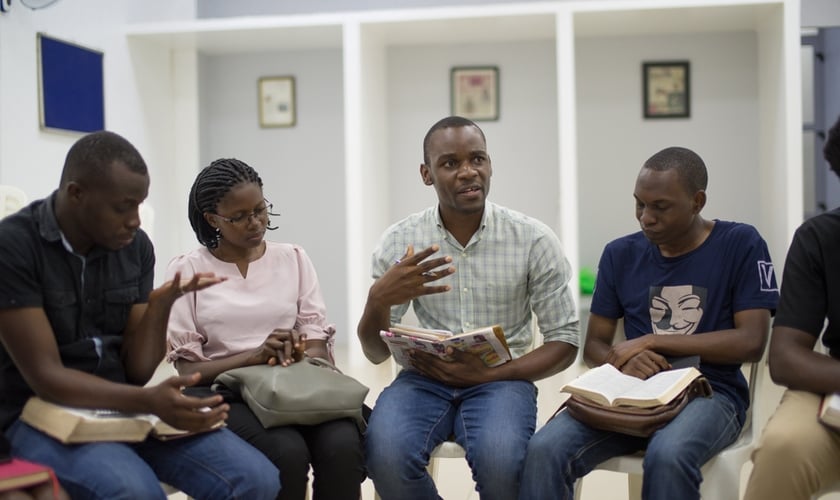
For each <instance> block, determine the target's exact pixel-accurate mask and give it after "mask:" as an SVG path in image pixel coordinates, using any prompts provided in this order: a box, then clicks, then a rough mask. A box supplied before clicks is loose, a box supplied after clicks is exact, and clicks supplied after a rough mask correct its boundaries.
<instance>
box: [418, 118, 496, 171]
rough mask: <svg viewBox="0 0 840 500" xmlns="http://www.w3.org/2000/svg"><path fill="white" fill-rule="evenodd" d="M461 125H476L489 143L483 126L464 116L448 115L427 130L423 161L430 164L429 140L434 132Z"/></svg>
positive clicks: (482, 136) (424, 139) (482, 138)
mask: <svg viewBox="0 0 840 500" xmlns="http://www.w3.org/2000/svg"><path fill="white" fill-rule="evenodd" d="M459 127H475V129H476V130H478V133H479V134H481V140H482V141H484V144H485V145H486V144H487V138H485V137H484V131H483V130H481V127H479V126H478V125H476V124H475V122H474V121H472V120H469V119H467V118H464V117H463V116H447V117H446V118H443V119H441V120H438V122H437V123H435V124H434V125H432V128H430V129H429V131H428V132H426V137H424V138H423V163H425V164H426V165H428V164H429V141H430V140H431V138H432V134H434V133H435V132H437V131H438V130H442V129H445V128H459Z"/></svg>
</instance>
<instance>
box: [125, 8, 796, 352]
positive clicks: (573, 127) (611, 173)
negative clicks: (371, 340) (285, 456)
mask: <svg viewBox="0 0 840 500" xmlns="http://www.w3.org/2000/svg"><path fill="white" fill-rule="evenodd" d="M126 37H127V40H128V43H129V46H130V48H131V53H132V56H133V57H135V67H136V68H138V71H137V75H136V78H137V80H136V82H135V84H136V85H137V86H138V87H139V88H140V89H141V95H142V96H143V99H144V103H145V104H147V107H148V109H149V110H150V114H149V118H148V127H150V128H154V127H156V126H159V123H160V122H166V123H171V124H173V126H172V127H166V128H164V130H171V133H163V132H161V133H159V134H157V137H159V140H158V141H157V144H155V145H154V147H153V151H152V152H151V153H150V154H151V155H152V156H153V160H155V161H158V162H162V163H163V164H166V165H171V167H172V168H170V169H167V171H168V175H169V176H170V177H169V178H168V179H160V178H159V176H158V177H156V178H155V189H154V190H153V191H154V192H153V196H155V197H156V198H155V199H153V200H152V202H153V204H155V205H156V210H157V212H158V213H170V211H171V212H172V213H178V214H180V213H181V212H182V211H183V202H182V200H183V198H184V195H183V193H186V192H188V190H189V187H190V185H191V183H192V180H193V177H194V175H195V172H196V169H197V168H198V166H199V165H201V164H202V162H203V161H204V162H206V160H207V158H203V156H205V155H211V154H214V153H217V152H218V151H224V150H231V153H230V154H231V155H240V156H242V157H246V156H249V155H259V154H261V153H258V152H257V151H262V150H268V151H269V152H270V153H269V154H271V155H275V156H277V157H278V158H279V159H278V160H277V162H276V166H277V169H276V170H277V172H273V167H274V165H272V172H269V171H268V169H266V168H265V167H264V166H262V165H264V162H263V163H261V164H259V165H255V166H256V167H257V168H258V170H260V172H261V173H262V174H264V175H263V177H264V180H266V183H267V185H270V186H277V185H282V184H283V182H284V181H287V180H288V179H293V183H294V187H295V189H294V190H291V191H289V190H285V191H284V192H286V193H287V198H288V199H287V200H285V201H286V203H283V204H280V205H281V211H283V212H284V215H285V213H286V212H287V209H285V208H283V205H286V206H292V207H295V206H298V205H300V204H304V205H306V206H307V207H309V209H308V210H307V211H301V212H295V211H293V212H292V213H293V214H296V215H293V216H292V217H291V221H287V220H285V219H284V220H283V223H284V224H287V225H285V226H283V227H282V228H281V230H282V231H288V232H289V233H291V234H293V235H295V236H301V237H302V238H303V239H304V240H305V242H304V246H305V247H306V248H307V250H308V251H309V252H310V254H313V260H314V261H315V264H316V267H317V268H318V270H319V274H320V277H321V281H322V285H323V286H324V288H325V294H326V295H327V303H328V307H329V308H330V310H331V312H332V313H331V316H332V317H333V318H334V321H336V323H338V324H339V325H338V326H339V330H340V331H344V332H346V335H343V336H345V337H346V338H348V339H350V342H351V343H355V342H356V340H355V335H354V334H353V333H352V332H354V331H355V324H356V322H357V320H358V318H359V316H360V314H361V311H362V308H363V305H364V300H365V297H366V295H367V288H368V286H369V282H370V280H369V255H370V251H371V250H372V248H373V245H374V244H375V242H376V240H377V238H378V236H379V234H380V233H381V231H382V230H383V229H384V228H385V227H386V226H387V225H388V224H389V223H391V222H393V221H395V220H397V219H399V218H401V217H403V216H405V215H407V214H408V213H410V212H413V211H416V210H418V209H420V208H422V207H425V206H428V205H429V204H431V203H433V202H434V195H433V193H432V191H431V190H429V189H427V188H425V189H424V186H422V185H421V182H420V180H419V174H418V173H417V168H418V166H419V163H420V161H421V160H422V158H421V149H420V144H421V139H422V137H423V134H425V132H426V130H427V129H428V127H429V126H430V125H431V124H432V123H433V122H434V121H436V120H437V119H438V118H441V117H443V116H445V115H447V114H448V112H449V110H448V106H449V81H448V77H449V68H451V67H452V66H458V65H471V64H472V65H476V64H494V65H497V66H499V68H500V75H501V76H500V80H501V81H500V92H501V117H500V119H499V121H497V122H482V123H480V125H481V126H482V128H483V130H484V131H485V133H486V135H487V137H488V148H489V151H490V154H491V156H492V157H493V165H494V167H495V168H494V178H493V179H494V184H493V189H492V191H491V195H490V198H491V199H492V200H494V201H496V202H499V203H501V204H504V205H508V206H511V207H513V208H516V209H519V210H522V211H524V212H526V213H529V214H531V215H534V216H536V217H538V218H540V219H542V220H544V221H545V222H546V223H548V224H549V225H551V226H552V227H553V228H554V229H555V230H556V232H557V233H558V235H559V236H560V238H561V240H562V241H563V243H564V246H565V248H566V251H567V254H568V256H569V259H570V261H571V262H572V265H573V268H575V269H577V268H578V266H581V265H589V266H594V265H595V264H597V259H598V257H599V254H600V249H601V248H602V247H603V245H604V244H605V243H606V242H607V241H608V240H609V239H611V238H614V237H617V236H620V235H621V234H624V233H627V232H630V231H633V230H635V228H636V227H637V226H636V225H635V220H634V219H633V210H632V196H631V194H632V186H633V181H634V179H635V175H636V173H637V172H638V169H639V167H640V166H641V164H642V162H643V161H644V160H645V159H646V158H647V157H648V156H650V155H651V154H653V153H654V152H655V151H657V150H658V149H661V148H662V147H665V146H668V145H672V144H680V145H686V146H688V147H692V148H694V149H696V150H697V151H698V153H700V154H701V156H703V157H704V159H705V160H706V161H707V164H708V166H709V169H710V180H711V183H710V187H709V198H710V202H709V206H708V208H707V212H706V213H707V215H710V216H713V217H720V218H725V219H732V220H743V221H747V222H750V223H752V224H754V225H755V226H757V227H758V229H759V231H761V233H762V234H763V235H764V236H765V238H766V239H767V241H768V244H769V246H770V250H771V254H772V255H773V257H774V259H775V261H776V262H777V267H778V268H779V269H780V268H781V262H782V261H783V257H784V255H785V252H786V250H787V246H788V242H789V239H790V237H791V235H792V233H793V230H794V229H795V228H796V226H797V225H798V224H799V222H800V221H801V217H802V194H801V193H802V168H801V158H800V151H801V132H800V130H799V128H800V123H801V119H800V117H801V103H800V82H799V74H800V73H799V2H798V0H739V1H722V0H621V1H619V0H615V1H600V0H589V1H578V2H564V1H557V2H540V3H528V4H493V5H482V6H466V7H464V6H462V7H446V8H443V7H442V8H429V9H403V10H388V11H359V12H351V13H334V14H317V15H295V16H282V17H254V18H226V19H218V20H195V21H190V22H177V23H161V24H144V25H134V26H131V27H130V28H129V29H128V31H127V33H126ZM339 53H340V55H336V54H339ZM330 54H333V55H336V57H335V58H337V59H338V63H334V62H333V61H334V59H335V58H333V56H332V55H330ZM246 59H247V60H248V61H251V62H252V64H251V66H248V67H247V68H251V69H245V70H242V71H252V70H253V68H254V67H257V68H259V67H260V66H261V65H263V66H264V67H265V71H266V72H267V73H272V72H274V73H276V72H278V71H281V70H283V69H291V70H292V72H300V73H301V74H304V75H305V74H313V75H318V74H322V75H333V74H334V75H338V76H337V77H336V78H334V79H333V78H332V77H330V78H328V80H329V81H328V82H323V81H322V82H320V83H319V85H318V86H317V89H318V92H319V93H320V95H321V96H322V97H324V96H331V97H330V99H331V100H329V102H330V105H331V106H332V105H333V104H334V103H335V102H340V109H323V108H319V107H318V102H319V100H318V99H317V96H316V98H314V99H313V98H312V96H311V95H309V96H308V93H310V94H311V93H312V92H313V89H314V88H316V86H315V85H314V84H313V83H312V81H313V79H309V80H306V79H305V78H303V77H301V78H298V82H297V83H298V95H299V99H300V100H307V99H309V100H308V101H306V104H305V105H301V101H299V103H298V113H299V115H298V116H299V119H298V121H299V124H298V126H297V127H296V128H295V129H289V130H286V131H285V132H277V131H276V130H272V131H267V130H260V129H259V128H258V127H256V117H255V115H254V117H253V119H251V118H250V116H251V113H255V112H256V111H255V110H256V100H255V98H254V99H253V110H252V109H250V108H249V109H238V110H237V109H234V110H233V111H230V110H225V108H224V106H220V107H219V108H218V109H221V110H222V111H224V112H214V114H213V115H212V116H210V117H208V116H207V115H206V114H205V110H206V108H207V102H208V99H211V100H216V99H227V98H229V97H231V96H230V95H228V94H235V92H224V93H222V94H216V95H207V89H208V88H215V89H216V90H217V91H218V89H219V88H220V87H219V86H218V85H215V86H214V85H213V84H212V83H214V82H215V80H214V81H213V82H208V81H207V78H208V74H209V75H210V77H212V78H214V79H221V78H222V77H223V76H225V75H223V73H224V71H220V70H219V68H220V67H222V68H224V67H225V66H224V65H225V64H228V65H230V67H231V68H232V69H231V73H236V72H237V71H239V69H238V68H239V66H238V64H237V63H238V61H240V60H246ZM667 59H686V60H689V61H691V64H692V68H691V69H692V97H691V98H692V116H691V118H690V119H683V120H668V121H663V120H656V121H651V120H644V119H643V118H642V116H641V114H642V113H641V94H642V92H641V62H642V61H646V60H667ZM307 64H309V66H306V65H307ZM149 65H151V67H156V68H157V70H158V71H155V72H153V73H151V74H150V73H149V72H147V71H145V70H143V71H141V70H140V69H139V68H148V67H150V66H149ZM337 66H340V69H339V68H338V67H337ZM208 67H210V68H215V72H210V73H207V72H206V70H205V68H208ZM307 72H309V73H307ZM233 76H235V75H231V78H233ZM251 76H253V75H249V76H248V79H247V80H248V81H249V82H250V81H251V80H253V85H251V84H250V83H248V88H242V90H241V92H253V93H254V95H255V92H256V78H253V79H252V78H251ZM322 79H323V78H322ZM333 80H334V81H333ZM237 88H238V87H237ZM248 95H249V96H250V94H248ZM247 99H251V97H248V98H247ZM247 99H246V100H247ZM249 102H250V101H249ZM336 107H338V106H336ZM214 109H215V108H214ZM224 113H232V116H229V115H226V114H224ZM243 116H245V117H246V119H245V120H244V122H243V121H242V117H243ZM227 120H229V121H230V123H231V125H230V128H227V129H226V128H225V127H224V122H225V121H227ZM248 127H253V130H252V129H251V128H248ZM152 135H153V136H154V134H152ZM277 144H280V146H277ZM300 144H306V145H308V147H307V148H306V149H299V146H300ZM272 148H276V149H272ZM296 148H298V149H296ZM147 155H148V154H147ZM323 155H328V156H329V160H328V161H323V162H322V161H319V157H320V156H323ZM187 166H188V167H187ZM269 181H270V182H269ZM161 185H164V187H163V188H161V189H158V188H159V187H160V186H161ZM324 193H325V194H324ZM325 198H326V199H325ZM272 201H274V202H275V205H278V200H272ZM307 201H308V204H307ZM179 222H180V219H178V220H173V221H167V220H159V221H158V223H157V224H158V227H157V228H156V232H157V234H158V240H159V241H161V242H162V243H158V249H159V253H162V254H163V255H166V254H167V253H170V254H174V253H177V252H181V251H183V250H185V249H187V248H191V247H192V246H194V243H193V241H192V235H191V234H190V233H187V232H186V230H188V228H187V227H186V226H185V225H184V224H180V223H179ZM167 224H168V225H167ZM163 226H166V227H163ZM280 239H285V237H284V236H283V235H281V238H280Z"/></svg>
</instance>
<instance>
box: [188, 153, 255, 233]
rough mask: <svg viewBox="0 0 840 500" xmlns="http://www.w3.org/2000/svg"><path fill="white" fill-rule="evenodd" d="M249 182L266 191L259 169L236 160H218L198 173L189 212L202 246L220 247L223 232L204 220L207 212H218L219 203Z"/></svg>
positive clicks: (191, 194) (191, 191) (191, 190)
mask: <svg viewBox="0 0 840 500" xmlns="http://www.w3.org/2000/svg"><path fill="white" fill-rule="evenodd" d="M249 182H253V183H255V184H258V185H259V186H260V189H261V190H262V187H263V183H262V179H260V176H259V174H257V172H256V170H254V169H253V168H251V167H250V166H249V165H248V164H247V163H245V162H244V161H241V160H237V159H235V158H220V159H218V160H215V161H214V162H212V163H211V164H210V165H208V166H206V167H204V168H203V169H202V170H201V172H199V173H198V177H196V178H195V182H193V185H192V188H191V189H190V199H189V207H188V210H187V211H188V215H189V218H190V225H191V226H192V228H193V231H194V232H195V237H196V238H198V242H199V243H201V244H202V245H204V246H205V247H207V248H217V247H218V246H219V233H218V231H217V230H216V229H214V228H213V226H211V225H210V224H209V223H208V222H207V221H206V220H205V219H204V213H205V212H210V213H216V207H217V206H218V205H219V201H221V199H222V198H224V196H225V195H226V194H227V193H228V192H229V191H230V190H231V189H233V187H234V186H236V185H238V184H242V183H249Z"/></svg>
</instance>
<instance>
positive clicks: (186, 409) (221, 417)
mask: <svg viewBox="0 0 840 500" xmlns="http://www.w3.org/2000/svg"><path fill="white" fill-rule="evenodd" d="M199 379H200V374H199V373H194V374H192V375H181V376H175V377H169V378H168V379H166V380H164V381H163V382H161V383H160V384H158V385H156V386H152V387H149V388H148V390H149V391H151V394H150V399H151V406H152V413H154V414H155V415H157V416H158V417H160V418H161V420H163V421H164V422H166V423H167V424H169V425H171V426H173V427H175V428H176V429H182V430H185V431H193V432H201V431H207V430H210V429H213V428H215V427H217V426H219V425H220V424H222V423H223V422H224V421H225V420H227V417H228V410H229V409H230V406H228V404H227V403H224V402H223V400H222V396H220V395H218V394H217V395H213V396H210V397H206V398H196V397H192V396H186V395H184V394H183V393H182V392H181V389H182V388H184V387H189V386H192V385H195V384H196V383H197V382H198V381H199Z"/></svg>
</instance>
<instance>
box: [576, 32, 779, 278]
mask: <svg viewBox="0 0 840 500" xmlns="http://www.w3.org/2000/svg"><path fill="white" fill-rule="evenodd" d="M673 59H686V60H689V61H690V62H691V118H690V119H669V120H644V119H643V117H642V104H641V96H642V75H641V64H642V62H643V61H648V60H652V61H656V60H673ZM576 61H577V90H578V101H577V111H578V138H579V141H578V147H579V149H578V159H579V167H580V168H579V171H578V175H579V186H580V191H579V196H580V201H579V206H580V214H581V234H580V259H581V265H582V266H591V267H593V268H594V267H595V266H596V265H597V263H598V259H599V258H600V255H601V251H602V250H603V247H604V245H605V244H606V243H608V242H609V241H611V240H612V239H614V238H617V237H618V236H621V235H623V234H627V233H629V232H633V231H636V230H638V224H637V222H636V220H635V212H634V200H633V188H634V185H635V180H636V175H637V174H638V172H639V169H640V168H641V166H642V164H643V163H644V161H645V160H646V159H647V158H649V157H650V156H651V155H652V154H654V153H655V152H657V151H659V150H661V149H663V148H665V147H668V146H684V147H688V148H690V149H692V150H694V151H695V152H697V153H698V154H699V155H700V156H701V157H702V158H703V160H704V161H705V163H706V166H707V168H708V170H709V187H708V190H707V191H708V200H709V201H708V204H707V206H706V209H705V210H704V211H703V215H704V216H705V217H707V218H721V219H727V220H736V221H740V222H748V223H751V224H754V225H759V221H760V215H761V214H760V210H759V197H760V194H761V192H760V190H759V189H758V179H759V177H760V175H761V169H760V165H759V162H758V129H757V127H756V123H757V122H758V76H757V75H758V73H757V64H758V56H757V43H756V35H755V34H754V33H746V32H743V33H715V34H702V35H670V36H656V37H651V36H631V37H598V38H581V39H578V40H577V53H576ZM761 230H762V228H761V227H759V231H761ZM773 257H774V258H775V259H777V260H778V259H780V258H781V257H782V256H781V255H773Z"/></svg>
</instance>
